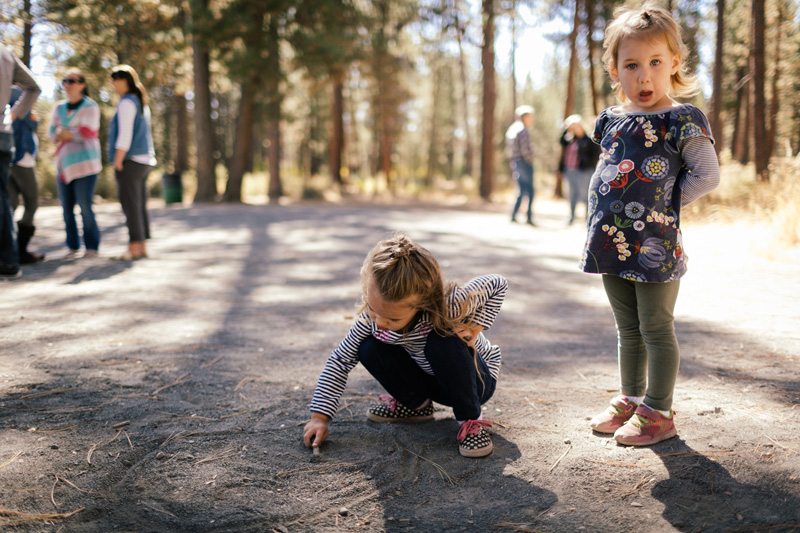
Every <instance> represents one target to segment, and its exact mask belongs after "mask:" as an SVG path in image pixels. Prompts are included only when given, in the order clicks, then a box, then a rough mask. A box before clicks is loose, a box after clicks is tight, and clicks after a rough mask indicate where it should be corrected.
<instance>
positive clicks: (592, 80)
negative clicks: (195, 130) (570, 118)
mask: <svg viewBox="0 0 800 533" xmlns="http://www.w3.org/2000/svg"><path fill="white" fill-rule="evenodd" d="M584 2H585V4H586V28H587V30H588V33H587V35H586V42H587V44H588V46H589V86H590V87H591V89H592V112H593V113H594V116H595V117H596V116H597V115H599V114H600V94H599V93H598V90H597V76H596V75H595V71H594V70H595V65H594V58H595V56H596V55H597V54H596V53H595V48H596V46H597V43H595V42H594V37H593V35H592V33H593V32H594V0H584Z"/></svg>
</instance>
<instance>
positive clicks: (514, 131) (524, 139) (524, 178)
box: [506, 105, 535, 226]
mask: <svg viewBox="0 0 800 533" xmlns="http://www.w3.org/2000/svg"><path fill="white" fill-rule="evenodd" d="M533 113H534V110H533V107H531V106H529V105H522V106H519V107H518V108H517V109H516V110H515V111H514V114H515V115H516V117H517V120H516V121H514V123H513V124H511V126H509V128H508V129H507V130H506V147H507V149H508V153H509V159H510V160H511V173H512V176H513V177H514V181H515V182H516V183H517V200H516V202H515V203H514V209H513V211H511V222H516V221H517V212H518V211H519V208H520V206H522V199H523V198H525V197H527V198H528V210H527V223H528V224H530V225H531V226H534V225H535V224H534V223H533V194H534V189H533V143H531V135H530V132H529V131H528V130H529V129H530V127H531V126H533Z"/></svg>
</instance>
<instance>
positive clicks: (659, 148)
mask: <svg viewBox="0 0 800 533" xmlns="http://www.w3.org/2000/svg"><path fill="white" fill-rule="evenodd" d="M617 109H618V108H617ZM698 136H702V137H707V138H709V139H711V140H712V141H713V139H712V136H711V128H710V127H709V124H708V120H707V119H706V117H705V115H704V114H703V113H702V112H701V111H700V110H699V109H697V108H695V107H694V106H692V105H688V104H683V105H679V106H676V107H674V108H672V109H669V110H665V111H662V112H657V113H652V112H651V113H619V112H615V108H609V109H606V110H605V111H603V112H602V113H600V116H599V117H597V121H596V123H595V130H594V134H593V136H592V140H594V142H596V143H598V144H600V147H601V148H602V155H601V156H600V163H599V164H598V166H597V169H596V170H595V173H594V175H593V176H592V180H591V182H590V184H589V215H588V236H587V238H586V245H585V247H584V251H583V257H582V259H581V263H580V267H581V268H582V269H583V271H584V272H590V273H597V274H611V275H615V276H620V277H622V278H625V279H629V280H633V281H642V282H656V283H663V282H667V281H673V280H676V279H679V278H680V277H681V276H683V274H685V273H686V254H685V253H684V250H683V245H682V239H681V230H680V208H681V186H682V183H683V180H685V179H686V177H687V176H688V175H689V174H690V173H691V170H690V169H689V168H687V167H686V165H685V164H684V161H683V157H682V155H681V151H680V147H681V146H682V143H681V141H683V140H686V139H689V138H691V137H698Z"/></svg>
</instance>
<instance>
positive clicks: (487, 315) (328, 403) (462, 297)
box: [310, 274, 508, 418]
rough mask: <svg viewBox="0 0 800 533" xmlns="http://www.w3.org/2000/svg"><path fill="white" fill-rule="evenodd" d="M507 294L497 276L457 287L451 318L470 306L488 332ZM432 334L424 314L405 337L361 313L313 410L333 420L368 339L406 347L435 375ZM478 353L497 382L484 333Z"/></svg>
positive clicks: (331, 360)
mask: <svg viewBox="0 0 800 533" xmlns="http://www.w3.org/2000/svg"><path fill="white" fill-rule="evenodd" d="M507 290H508V282H507V281H506V279H505V278H503V277H502V276H500V275H497V274H489V275H486V276H481V277H478V278H475V279H473V280H471V281H470V282H469V283H466V284H465V285H464V286H463V287H456V288H455V289H454V290H453V292H452V293H451V294H450V295H449V296H448V299H447V303H448V308H449V313H450V318H455V317H457V316H458V315H459V312H460V310H461V305H462V303H463V302H469V303H468V314H467V316H468V317H469V321H470V322H473V323H475V324H478V325H479V326H481V327H482V328H484V329H489V328H490V327H491V326H492V324H494V321H495V319H496V318H497V314H498V313H499V312H500V306H501V305H502V304H503V299H504V298H505V295H506V291H507ZM431 331H433V326H432V324H431V321H430V317H429V315H428V314H427V313H423V314H422V316H421V317H420V319H419V320H418V321H417V323H416V324H415V325H414V327H413V328H412V330H411V331H408V332H405V333H399V332H395V331H388V330H382V329H378V326H377V324H376V323H375V322H373V321H372V320H371V319H370V318H369V315H368V314H367V313H366V312H365V313H362V314H361V315H359V316H358V317H357V318H356V320H355V322H354V323H353V325H352V327H351V328H350V331H349V332H348V334H347V335H346V336H345V338H344V339H343V340H342V342H341V343H339V346H338V347H337V348H336V349H335V350H333V352H331V355H330V356H329V357H328V361H327V363H325V368H324V369H323V371H322V374H321V375H320V377H319V381H318V382H317V388H316V390H315V391H314V397H313V398H312V400H311V405H310V410H311V411H312V412H315V413H321V414H323V415H325V416H327V417H328V418H333V416H334V414H336V411H337V410H338V408H339V398H340V397H341V395H342V393H343V392H344V389H345V386H346V385H347V376H348V374H349V373H350V371H351V370H353V368H354V367H355V366H356V365H357V364H358V348H359V346H361V343H362V342H363V341H364V339H366V338H367V337H369V336H373V337H375V338H376V339H378V340H379V341H381V342H384V343H386V344H395V345H401V346H403V347H404V348H405V349H406V351H407V352H408V354H409V355H410V356H411V358H412V359H413V360H414V362H415V363H417V365H418V366H419V367H420V368H421V369H422V370H423V371H424V372H426V373H427V374H430V375H433V370H432V369H431V366H430V364H429V363H428V360H427V359H426V358H425V342H426V340H427V338H428V334H429V333H430V332H431ZM475 350H476V352H477V354H478V356H479V357H480V358H482V359H483V360H484V361H485V362H486V366H487V367H489V373H490V374H491V376H492V377H493V378H495V379H497V378H498V377H499V375H500V348H499V347H498V346H496V345H493V344H491V343H490V342H489V340H488V339H487V338H486V337H485V336H484V335H483V333H481V334H479V335H478V338H477V339H476V340H475Z"/></svg>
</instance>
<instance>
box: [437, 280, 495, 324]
mask: <svg viewBox="0 0 800 533" xmlns="http://www.w3.org/2000/svg"><path fill="white" fill-rule="evenodd" d="M506 291H508V281H506V279H505V278H504V277H503V276H500V275H499V274H488V275H486V276H480V277H478V278H475V279H473V280H471V281H469V282H468V283H466V284H465V285H464V286H463V287H456V288H455V289H454V290H453V292H452V294H451V295H450V298H449V300H450V301H449V305H450V315H451V316H452V317H455V316H458V314H459V311H460V309H461V302H463V301H465V300H467V299H469V315H468V316H469V318H468V320H469V321H470V322H474V323H475V324H478V325H479V326H481V327H482V328H483V329H489V328H491V327H492V324H494V321H495V319H496V318H497V315H498V313H500V307H501V306H502V305H503V300H504V299H505V297H506Z"/></svg>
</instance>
